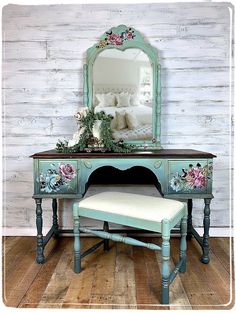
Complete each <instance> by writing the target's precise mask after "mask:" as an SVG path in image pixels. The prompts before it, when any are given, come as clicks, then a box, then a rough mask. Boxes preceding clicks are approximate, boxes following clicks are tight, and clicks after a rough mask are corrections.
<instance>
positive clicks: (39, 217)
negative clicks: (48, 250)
mask: <svg viewBox="0 0 236 314" xmlns="http://www.w3.org/2000/svg"><path fill="white" fill-rule="evenodd" d="M35 203H36V227H37V249H36V261H37V263H38V264H43V263H44V262H45V257H44V255H43V250H44V245H43V233H42V229H43V218H42V199H41V198H36V199H35Z"/></svg>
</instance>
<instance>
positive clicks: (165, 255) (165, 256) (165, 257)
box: [161, 219, 170, 304]
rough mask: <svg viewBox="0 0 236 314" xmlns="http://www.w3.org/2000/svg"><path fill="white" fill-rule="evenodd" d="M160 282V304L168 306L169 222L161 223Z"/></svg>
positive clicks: (165, 220)
mask: <svg viewBox="0 0 236 314" xmlns="http://www.w3.org/2000/svg"><path fill="white" fill-rule="evenodd" d="M161 253H162V271H161V275H162V282H161V303H162V304H169V276H170V266H169V260H170V226H169V220H167V219H164V220H163V221H162V251H161Z"/></svg>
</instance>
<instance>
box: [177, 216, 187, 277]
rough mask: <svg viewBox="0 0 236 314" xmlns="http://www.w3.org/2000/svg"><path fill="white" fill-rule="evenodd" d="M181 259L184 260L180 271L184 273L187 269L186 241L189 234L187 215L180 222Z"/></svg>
mask: <svg viewBox="0 0 236 314" xmlns="http://www.w3.org/2000/svg"><path fill="white" fill-rule="evenodd" d="M180 232H181V238H180V260H183V263H182V265H181V267H180V268H179V271H180V272H181V273H184V272H185V271H186V250H187V242H186V234H187V217H183V218H182V219H181V223H180Z"/></svg>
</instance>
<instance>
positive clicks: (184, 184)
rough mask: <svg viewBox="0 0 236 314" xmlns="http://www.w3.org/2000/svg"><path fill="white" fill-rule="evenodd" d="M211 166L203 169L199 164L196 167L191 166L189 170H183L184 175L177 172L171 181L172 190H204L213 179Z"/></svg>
mask: <svg viewBox="0 0 236 314" xmlns="http://www.w3.org/2000/svg"><path fill="white" fill-rule="evenodd" d="M211 171H212V167H211V166H209V167H208V166H204V167H202V166H201V165H200V164H199V163H197V164H196V166H195V167H194V166H193V165H192V164H190V165H189V169H188V170H187V169H182V173H181V174H180V173H179V172H177V173H176V174H175V175H174V176H173V177H172V178H171V180H170V186H171V188H172V189H173V190H174V191H176V192H190V191H191V190H198V189H203V188H205V187H206V186H207V180H208V179H210V178H211Z"/></svg>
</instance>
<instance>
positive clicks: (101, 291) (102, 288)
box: [89, 242, 116, 309]
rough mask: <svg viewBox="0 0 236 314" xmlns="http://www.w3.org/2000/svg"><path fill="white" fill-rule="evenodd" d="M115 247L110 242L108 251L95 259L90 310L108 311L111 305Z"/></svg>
mask: <svg viewBox="0 0 236 314" xmlns="http://www.w3.org/2000/svg"><path fill="white" fill-rule="evenodd" d="M115 263H116V245H115V243H114V242H111V245H110V250H109V251H108V252H103V254H100V255H99V256H98V257H97V265H96V269H95V272H94V280H93V285H92V290H91V297H90V300H89V303H90V304H91V307H90V308H94V306H95V307H96V308H102V309H106V308H107V309H110V308H111V304H113V293H114V277H115Z"/></svg>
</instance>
